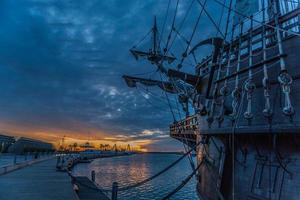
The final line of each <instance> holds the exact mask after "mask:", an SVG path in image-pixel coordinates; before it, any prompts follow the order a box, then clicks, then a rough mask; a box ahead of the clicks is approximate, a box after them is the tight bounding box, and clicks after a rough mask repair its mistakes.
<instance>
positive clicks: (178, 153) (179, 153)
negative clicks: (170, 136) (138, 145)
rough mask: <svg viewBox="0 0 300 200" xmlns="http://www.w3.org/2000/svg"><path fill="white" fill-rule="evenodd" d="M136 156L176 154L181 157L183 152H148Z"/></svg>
mask: <svg viewBox="0 0 300 200" xmlns="http://www.w3.org/2000/svg"><path fill="white" fill-rule="evenodd" d="M137 154H176V155H182V154H183V152H178V151H177V152H172V151H171V152H168V151H149V152H138V153H137Z"/></svg>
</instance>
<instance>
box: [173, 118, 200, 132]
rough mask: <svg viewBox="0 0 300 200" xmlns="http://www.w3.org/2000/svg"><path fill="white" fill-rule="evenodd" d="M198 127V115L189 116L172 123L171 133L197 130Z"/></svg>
mask: <svg viewBox="0 0 300 200" xmlns="http://www.w3.org/2000/svg"><path fill="white" fill-rule="evenodd" d="M197 127H198V121H197V116H196V115H193V116H189V117H187V118H185V119H183V120H180V121H177V122H174V123H173V124H171V125H170V134H180V133H184V132H185V131H195V130H197Z"/></svg>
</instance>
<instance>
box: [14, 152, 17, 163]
mask: <svg viewBox="0 0 300 200" xmlns="http://www.w3.org/2000/svg"><path fill="white" fill-rule="evenodd" d="M15 164H17V154H15V156H14V165H15Z"/></svg>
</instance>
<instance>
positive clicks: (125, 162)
mask: <svg viewBox="0 0 300 200" xmlns="http://www.w3.org/2000/svg"><path fill="white" fill-rule="evenodd" d="M179 157H180V155H174V154H136V155H130V156H123V157H113V158H102V159H97V160H94V161H93V162H92V163H89V164H78V165H76V166H75V168H74V169H73V173H74V175H80V176H88V177H90V174H91V171H92V170H94V171H95V172H96V183H97V184H98V185H99V186H100V187H101V188H105V189H110V188H111V186H112V183H113V182H114V181H117V182H118V183H119V187H123V186H126V185H130V184H133V183H136V182H139V181H142V180H144V179H146V178H148V177H150V176H152V175H154V174H155V173H157V172H159V171H160V170H161V169H163V168H165V167H166V166H167V165H169V164H170V163H171V162H173V161H175V160H176V159H178V158H179ZM191 172H192V169H191V166H190V163H189V161H188V159H183V160H182V161H180V162H179V163H178V164H177V165H176V166H174V167H173V168H172V169H170V170H169V171H167V172H166V173H165V174H163V175H161V176H159V177H157V178H156V179H154V180H152V181H150V182H148V183H146V184H144V185H142V186H140V187H137V188H134V189H130V190H128V191H122V192H120V193H118V197H119V199H122V200H133V199H134V200H145V199H151V200H152V199H161V198H162V197H164V196H165V195H166V194H167V193H168V192H170V191H171V190H173V189H174V188H176V186H178V185H179V184H180V183H181V181H182V180H183V179H184V178H185V177H187V176H188V175H189V174H190V173H191ZM109 195H110V194H109ZM171 199H173V200H198V197H197V193H196V180H195V177H193V178H192V179H191V181H190V182H189V183H187V184H186V185H185V187H184V188H182V189H181V190H180V191H179V192H177V193H176V194H175V195H174V196H173V197H172V198H171Z"/></svg>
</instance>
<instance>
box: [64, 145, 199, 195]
mask: <svg viewBox="0 0 300 200" xmlns="http://www.w3.org/2000/svg"><path fill="white" fill-rule="evenodd" d="M200 144H202V141H200V142H198V143H197V144H196V145H195V146H194V147H193V148H191V149H190V150H189V151H187V152H186V153H185V154H183V155H182V156H181V157H180V158H178V159H177V160H175V161H174V162H173V163H171V164H170V165H168V166H167V167H165V168H164V169H162V170H161V171H159V172H158V173H156V174H155V175H153V176H151V177H149V178H147V179H145V180H143V181H140V182H138V183H134V184H132V185H129V186H124V187H121V188H118V191H126V190H129V189H132V188H135V187H139V186H141V185H143V184H145V183H147V182H149V181H151V180H153V179H155V178H156V177H158V176H160V175H162V174H163V173H165V172H166V171H168V170H169V169H171V168H172V167H174V166H175V165H176V164H177V163H179V162H180V161H181V160H182V159H183V158H185V157H186V156H187V155H189V154H190V153H191V152H192V151H193V150H194V149H195V148H196V147H197V146H199V145H200ZM68 174H69V176H70V177H71V178H72V179H73V180H75V181H76V182H77V183H79V184H80V185H82V186H84V187H87V188H90V189H92V190H99V191H102V192H111V190H108V189H102V188H99V187H91V186H89V185H86V184H84V183H82V182H80V181H79V180H78V179H76V177H75V176H73V175H72V174H71V172H68Z"/></svg>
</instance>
